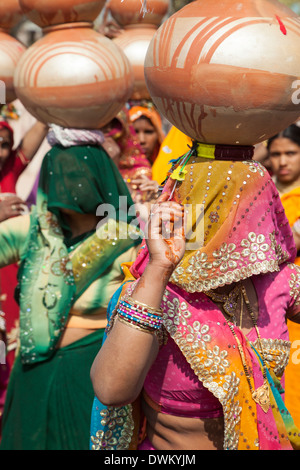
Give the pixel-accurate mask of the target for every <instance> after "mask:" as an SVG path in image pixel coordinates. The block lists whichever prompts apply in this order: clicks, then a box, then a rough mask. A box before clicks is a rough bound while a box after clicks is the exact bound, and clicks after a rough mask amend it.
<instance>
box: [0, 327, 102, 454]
mask: <svg viewBox="0 0 300 470" xmlns="http://www.w3.org/2000/svg"><path fill="white" fill-rule="evenodd" d="M103 334H104V329H101V330H98V331H96V332H94V333H91V334H89V335H88V336H86V337H84V338H82V339H80V340H78V341H76V342H74V343H72V344H70V345H68V346H66V347H64V348H61V349H58V350H56V352H55V354H54V355H53V357H51V359H50V360H46V361H44V362H43V363H38V364H35V365H31V366H24V365H22V362H21V358H20V357H17V358H16V361H15V364H14V367H13V371H12V374H11V377H10V382H9V386H8V390H7V397H6V403H5V409H4V414H3V430H4V432H3V436H2V441H1V445H0V450H88V448H89V429H90V415H91V413H90V410H91V408H92V404H93V400H94V391H93V387H92V383H91V381H90V368H91V365H92V363H93V360H94V358H95V356H96V354H97V353H98V351H99V347H100V345H101V343H102V338H103Z"/></svg>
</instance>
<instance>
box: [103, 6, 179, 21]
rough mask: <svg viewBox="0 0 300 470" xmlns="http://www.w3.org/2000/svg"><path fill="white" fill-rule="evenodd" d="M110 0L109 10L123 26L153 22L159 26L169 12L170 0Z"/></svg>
mask: <svg viewBox="0 0 300 470" xmlns="http://www.w3.org/2000/svg"><path fill="white" fill-rule="evenodd" d="M143 4H144V2H143V0H109V2H108V4H107V8H108V10H109V11H110V12H111V14H112V16H113V18H114V19H115V20H117V22H118V23H119V24H120V25H121V26H126V25H129V24H149V23H150V24H153V25H156V26H159V25H160V24H161V22H162V19H163V17H164V16H165V14H166V13H167V12H168V8H169V4H170V0H147V2H146V4H145V8H144V7H143Z"/></svg>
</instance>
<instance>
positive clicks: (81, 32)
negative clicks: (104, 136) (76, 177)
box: [14, 23, 133, 129]
mask: <svg viewBox="0 0 300 470" xmlns="http://www.w3.org/2000/svg"><path fill="white" fill-rule="evenodd" d="M45 32H46V33H47V34H46V35H45V36H44V37H43V38H41V39H39V40H38V41H36V42H35V43H34V44H33V45H32V46H31V47H30V48H29V49H28V50H27V51H26V52H25V53H24V55H23V56H22V58H21V60H20V61H19V63H18V66H17V68H16V72H15V77H14V86H15V90H16V93H17V96H18V98H19V99H20V100H21V102H22V103H23V105H24V106H25V107H26V108H27V110H28V111H29V112H30V113H31V114H32V115H33V116H35V117H36V118H37V119H39V120H40V121H42V122H49V123H55V124H58V125H60V126H63V127H74V128H90V129H97V128H99V127H102V126H104V125H105V124H107V123H108V122H109V121H110V120H111V119H112V118H113V117H114V116H115V115H116V114H117V113H118V112H119V111H120V110H121V109H122V107H123V106H124V104H125V102H126V101H127V100H128V98H129V96H130V95H131V91H132V86H133V73H132V69H131V66H130V63H129V61H128V59H127V57H126V56H125V54H124V53H123V52H122V50H121V49H120V48H119V47H118V46H117V45H116V44H114V43H113V42H112V41H111V40H110V39H108V38H106V37H104V36H103V35H101V34H99V33H97V32H95V31H94V30H93V29H92V27H88V26H87V24H86V23H73V24H68V25H61V26H57V27H52V28H49V30H48V32H47V30H46V31H45Z"/></svg>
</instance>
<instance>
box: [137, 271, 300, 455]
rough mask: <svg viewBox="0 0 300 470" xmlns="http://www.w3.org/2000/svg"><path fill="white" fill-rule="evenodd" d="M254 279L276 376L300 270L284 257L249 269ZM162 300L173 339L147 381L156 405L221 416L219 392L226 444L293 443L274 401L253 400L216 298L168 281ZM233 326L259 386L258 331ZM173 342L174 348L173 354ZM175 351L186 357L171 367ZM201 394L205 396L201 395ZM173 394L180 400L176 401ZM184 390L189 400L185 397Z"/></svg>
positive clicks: (277, 446)
mask: <svg viewBox="0 0 300 470" xmlns="http://www.w3.org/2000/svg"><path fill="white" fill-rule="evenodd" d="M252 281H253V284H254V287H255V290H256V292H257V296H258V300H259V311H260V316H259V319H258V327H259V331H260V334H261V337H262V339H263V347H264V351H265V354H266V356H267V361H268V362H267V365H268V367H269V369H270V370H272V371H273V373H274V374H275V375H276V376H277V377H279V378H280V377H281V376H282V374H283V372H284V368H285V366H286V364H287V362H288V357H289V349H290V343H289V341H288V330H287V326H286V322H285V314H286V312H287V311H288V312H289V311H290V312H293V313H295V312H299V311H300V294H299V292H296V291H293V288H291V287H292V286H293V284H294V285H295V284H296V283H298V282H300V273H299V270H298V269H297V267H296V266H295V265H293V264H289V263H288V264H285V265H283V266H282V267H281V268H280V271H279V272H276V273H268V274H264V275H258V276H253V277H252ZM132 288H133V285H132V286H131V287H130V289H132ZM162 307H163V311H164V326H165V328H166V330H167V331H168V333H169V334H170V337H171V338H169V341H168V343H169V342H172V343H173V344H171V346H170V345H168V344H167V345H165V346H163V347H162V348H161V350H160V352H159V355H158V358H157V360H156V362H155V363H154V364H153V366H152V368H151V369H150V371H149V373H148V376H147V378H146V381H145V390H146V392H147V395H149V396H150V398H151V399H152V400H153V401H154V402H156V403H158V404H160V406H161V407H162V410H161V411H162V412H166V413H169V414H174V415H177V416H178V415H179V416H189V417H192V416H193V417H195V418H197V417H204V415H205V414H206V417H209V413H212V414H211V417H212V416H214V412H215V413H216V414H215V416H218V415H220V413H219V410H218V407H217V406H216V399H217V400H218V401H219V403H220V404H221V405H222V408H223V413H224V422H225V440H224V448H225V449H245V450H247V449H252V450H257V449H261V450H283V449H285V450H288V449H289V450H292V446H291V444H290V442H289V438H288V431H287V429H286V427H285V426H284V423H283V421H282V419H281V418H280V417H279V416H278V410H277V405H276V404H275V402H274V403H273V402H272V404H273V406H272V407H270V408H269V410H268V412H267V413H265V412H264V411H262V409H261V407H260V406H259V405H256V404H255V403H254V401H253V400H252V398H251V394H250V390H249V385H248V383H247V381H246V379H245V375H244V372H243V366H242V362H241V358H240V355H239V351H238V348H237V344H236V342H235V338H234V336H233V335H232V333H231V331H230V329H229V327H228V324H227V322H226V321H225V319H224V316H223V314H222V313H221V311H220V310H219V309H218V308H217V307H216V305H215V304H214V303H213V302H212V301H211V300H210V299H209V298H208V297H207V296H206V295H205V294H203V293H186V292H184V291H182V290H181V289H179V288H178V287H176V286H172V285H169V286H168V288H167V290H166V292H165V296H164V299H163V303H162ZM235 332H236V335H237V336H238V337H239V340H240V342H241V344H242V346H243V350H244V353H245V356H246V359H247V363H248V365H249V364H250V368H251V375H252V377H253V384H254V388H255V389H257V388H258V387H259V386H261V385H262V384H263V375H262V370H261V367H260V364H259V360H258V359H257V356H256V355H255V353H254V352H253V349H252V348H251V344H252V345H254V346H255V347H256V348H259V345H258V342H257V335H256V331H255V329H254V328H253V329H252V330H251V331H250V332H249V334H248V335H247V336H246V337H245V336H244V335H243V333H242V331H241V330H240V329H239V328H237V327H235ZM174 348H179V349H178V351H177V352H175V355H174ZM178 353H181V354H182V356H183V357H184V360H183V361H182V360H181V361H180V362H178V365H179V367H178V369H177V371H176V375H174V374H173V375H172V372H175V367H176V366H174V357H175V363H176V362H177V361H178ZM166 354H167V355H169V358H167V360H166V357H165V355H166ZM172 362H173V363H172ZM163 364H165V365H163ZM163 367H164V368H163ZM179 369H181V370H180V372H179ZM191 385H192V387H191ZM184 386H185V387H186V389H185V388H184ZM179 389H180V390H179ZM203 389H205V392H204V391H203ZM182 396H184V397H185V398H184V400H182ZM201 396H202V397H203V398H204V399H205V400H206V402H205V401H204V402H202V403H201V402H199V400H201ZM178 397H179V400H178V401H180V400H181V403H178V402H177V403H176V398H177V399H178ZM188 397H190V398H191V399H192V400H194V401H190V402H189V400H188ZM170 398H171V399H170ZM197 400H198V402H197ZM249 403H250V406H249ZM180 408H181V409H180ZM208 410H209V411H208ZM203 413H204V415H203ZM207 413H208V414H207ZM254 416H255V418H254ZM287 416H288V413H287ZM296 432H297V431H296ZM143 445H144V446H147V443H146V444H145V443H144V444H143ZM144 448H145V447H144Z"/></svg>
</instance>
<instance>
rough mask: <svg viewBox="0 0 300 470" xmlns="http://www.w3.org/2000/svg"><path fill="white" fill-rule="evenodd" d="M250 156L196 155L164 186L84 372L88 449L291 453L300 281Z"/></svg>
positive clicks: (229, 151)
mask: <svg viewBox="0 0 300 470" xmlns="http://www.w3.org/2000/svg"><path fill="white" fill-rule="evenodd" d="M252 156H253V147H239V146H234V147H230V146H221V145H216V146H214V145H204V144H199V143H197V142H193V146H192V148H191V150H190V151H188V152H187V153H186V154H185V155H184V156H183V157H181V158H179V159H178V160H177V162H175V163H174V165H173V167H172V169H171V171H170V172H169V178H168V180H167V182H166V184H165V186H164V191H163V193H162V195H161V197H160V198H159V200H158V201H157V203H156V204H155V205H154V206H153V209H152V211H151V215H150V218H149V221H148V226H147V232H146V234H147V236H146V237H145V241H144V243H143V244H142V247H141V249H140V252H139V255H138V257H137V259H136V261H135V262H134V263H133V264H132V265H130V264H129V265H127V266H124V272H125V274H126V277H125V282H124V284H123V287H122V288H120V289H119V291H117V292H116V294H115V295H114V297H113V298H112V300H111V303H110V307H109V313H110V321H109V326H108V328H107V333H106V339H105V342H104V344H103V346H102V348H101V350H100V352H99V353H98V355H97V357H96V359H95V361H94V364H93V367H92V371H91V376H92V380H93V385H94V390H95V394H96V398H95V401H94V407H93V412H92V426H91V448H92V449H99V450H104V449H139V450H154V449H156V450H169V451H170V450H174V449H177V450H204V449H205V450H206V449H215V450H222V449H224V450H225V449H226V450H227V449H228V450H292V449H299V448H300V432H299V431H298V429H297V427H296V426H295V424H294V422H293V419H292V417H291V415H290V414H289V412H288V410H287V408H286V407H285V405H284V369H285V366H286V365H287V363H288V359H289V349H290V342H289V336H288V329H287V325H286V317H288V318H289V319H290V320H292V321H299V318H300V293H299V285H300V270H299V267H298V266H296V265H294V264H293V260H294V258H295V255H296V249H295V243H294V240H293V235H292V232H291V229H290V227H289V223H288V220H287V218H286V215H285V213H284V209H283V206H282V203H281V201H280V197H279V195H278V191H277V189H276V187H275V185H274V183H273V181H272V179H271V177H270V175H269V174H268V172H267V170H266V169H265V168H264V167H263V166H262V165H261V164H260V163H258V162H255V161H253V160H252ZM183 221H184V222H185V223H183ZM112 363H113V365H114V367H111V364H112Z"/></svg>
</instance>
